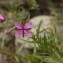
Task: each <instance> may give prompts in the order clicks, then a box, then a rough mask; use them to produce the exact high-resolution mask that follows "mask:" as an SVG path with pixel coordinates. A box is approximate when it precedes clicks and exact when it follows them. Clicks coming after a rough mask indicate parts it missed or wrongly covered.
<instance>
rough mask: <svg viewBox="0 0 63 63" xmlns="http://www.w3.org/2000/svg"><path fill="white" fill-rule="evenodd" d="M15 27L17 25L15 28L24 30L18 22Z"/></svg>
mask: <svg viewBox="0 0 63 63" xmlns="http://www.w3.org/2000/svg"><path fill="white" fill-rule="evenodd" d="M14 25H15V27H17V28H18V29H22V26H21V25H20V24H19V23H18V22H15V23H14Z"/></svg>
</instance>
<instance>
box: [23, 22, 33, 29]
mask: <svg viewBox="0 0 63 63" xmlns="http://www.w3.org/2000/svg"><path fill="white" fill-rule="evenodd" d="M31 26H32V23H31V22H27V23H26V24H25V26H24V28H25V29H27V28H31Z"/></svg>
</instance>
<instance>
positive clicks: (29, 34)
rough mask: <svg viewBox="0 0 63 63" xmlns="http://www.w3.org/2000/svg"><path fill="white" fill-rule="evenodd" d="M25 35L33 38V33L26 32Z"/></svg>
mask: <svg viewBox="0 0 63 63" xmlns="http://www.w3.org/2000/svg"><path fill="white" fill-rule="evenodd" d="M24 33H25V35H26V36H27V37H32V33H31V32H29V31H24Z"/></svg>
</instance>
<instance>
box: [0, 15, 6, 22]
mask: <svg viewBox="0 0 63 63" xmlns="http://www.w3.org/2000/svg"><path fill="white" fill-rule="evenodd" d="M5 20H6V18H5V17H4V16H3V15H2V14H0V23H2V22H4V21H5Z"/></svg>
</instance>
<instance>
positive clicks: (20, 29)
mask: <svg viewBox="0 0 63 63" xmlns="http://www.w3.org/2000/svg"><path fill="white" fill-rule="evenodd" d="M14 25H15V27H14V28H12V29H10V30H8V32H7V34H9V33H10V32H11V31H12V30H13V29H16V30H17V33H16V34H15V37H16V38H18V37H20V36H21V35H22V36H23V37H24V35H26V36H27V37H32V33H31V32H29V30H30V29H31V26H32V23H31V22H27V23H26V24H25V25H23V24H21V25H20V24H19V23H17V22H15V23H14Z"/></svg>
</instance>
